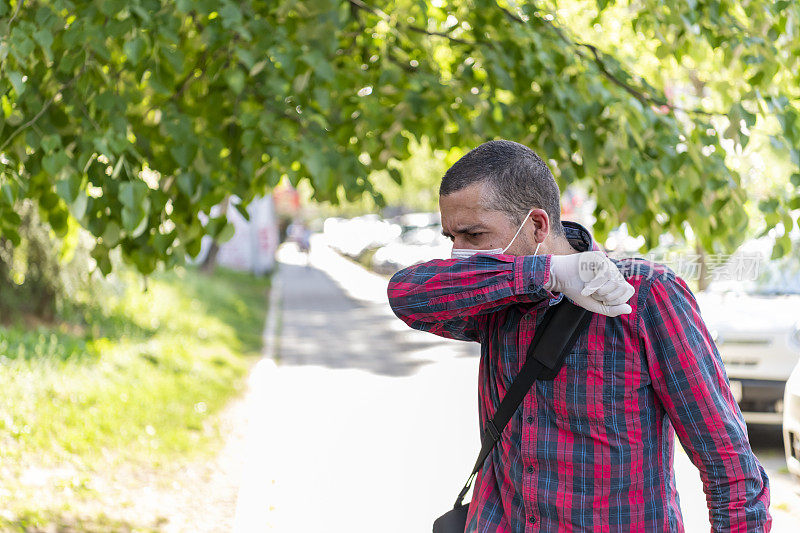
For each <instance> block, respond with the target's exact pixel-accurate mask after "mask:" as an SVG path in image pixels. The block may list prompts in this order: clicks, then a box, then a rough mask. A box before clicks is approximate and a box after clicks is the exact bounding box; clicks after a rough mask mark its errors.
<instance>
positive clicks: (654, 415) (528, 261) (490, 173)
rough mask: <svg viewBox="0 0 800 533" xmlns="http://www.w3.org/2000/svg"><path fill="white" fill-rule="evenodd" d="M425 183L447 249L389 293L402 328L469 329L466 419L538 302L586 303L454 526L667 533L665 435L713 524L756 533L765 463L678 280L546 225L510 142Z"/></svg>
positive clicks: (489, 392) (489, 406) (504, 382)
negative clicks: (550, 373) (474, 362)
mask: <svg viewBox="0 0 800 533" xmlns="http://www.w3.org/2000/svg"><path fill="white" fill-rule="evenodd" d="M439 192H440V198H439V207H440V210H441V215H442V227H443V230H444V234H445V235H447V236H448V237H450V239H451V240H452V241H453V256H454V257H455V258H454V259H448V260H435V261H429V262H427V263H424V264H421V265H416V266H413V267H410V268H407V269H404V270H401V271H400V272H398V273H397V274H395V276H394V277H393V278H392V280H391V282H390V284H389V300H390V303H391V305H392V309H393V310H394V312H395V314H396V315H397V316H398V317H399V318H401V319H402V320H403V321H405V322H406V323H407V324H408V325H409V326H411V327H412V328H415V329H421V330H425V331H429V332H431V333H435V334H437V335H441V336H444V337H449V338H454V339H460V340H471V341H476V342H480V343H481V359H480V370H479V399H480V423H481V429H482V431H483V428H484V427H485V424H486V422H487V420H489V419H490V418H491V417H492V416H493V414H494V412H495V410H496V408H497V406H498V405H499V403H500V401H501V400H502V398H503V395H504V394H505V392H506V390H507V388H508V387H509V386H510V384H511V382H512V381H513V379H514V377H515V376H516V374H517V372H518V371H519V369H520V368H521V366H522V364H523V363H524V358H525V354H526V350H527V347H528V345H529V343H530V342H531V339H532V338H533V335H534V332H535V330H536V325H537V323H538V322H539V321H540V320H541V318H542V316H543V314H544V311H545V309H546V308H547V306H548V305H553V304H555V303H558V302H559V301H560V299H561V298H563V297H564V296H566V297H568V298H569V299H570V300H573V301H574V302H575V303H577V304H578V305H581V306H582V307H585V308H587V309H589V310H591V311H593V312H594V313H596V314H594V315H593V317H592V321H591V324H590V326H589V328H588V330H586V331H585V332H584V333H583V334H582V335H581V337H580V338H579V339H578V341H577V343H576V345H575V347H574V348H573V349H572V351H571V352H570V353H569V354H568V355H567V357H566V360H565V363H564V366H563V367H562V369H561V371H560V372H559V374H558V376H557V377H556V378H555V380H552V381H537V382H536V384H535V385H534V386H533V387H532V388H531V390H530V391H529V392H528V394H527V396H526V397H525V399H524V401H523V403H522V405H521V406H520V408H519V409H518V411H517V413H516V415H515V416H514V417H513V418H512V419H511V421H510V422H509V424H508V426H507V427H506V428H505V430H504V431H503V433H502V436H501V439H500V441H499V442H498V444H497V445H496V446H495V447H494V449H493V450H492V453H491V455H490V456H489V458H488V459H487V461H486V462H485V463H484V465H483V468H482V470H481V471H480V473H479V474H478V476H477V478H476V480H475V487H474V492H473V497H472V502H471V503H470V506H469V515H468V521H467V522H468V524H467V531H468V532H475V531H477V532H481V533H485V532H520V533H522V532H525V533H530V532H534V531H585V532H601V531H607V532H616V531H646V532H655V531H670V532H674V531H683V529H684V525H683V520H682V517H681V511H680V506H679V500H678V494H677V492H676V489H675V477H674V471H673V449H674V435H675V433H677V435H678V438H679V439H680V441H681V444H683V447H684V448H685V449H686V451H687V453H688V454H689V457H690V458H691V460H692V462H693V463H694V464H695V465H696V466H697V467H698V469H699V470H700V475H701V477H702V480H703V486H704V489H705V493H706V500H707V503H708V508H709V514H710V517H711V523H712V529H713V531H719V532H722V531H725V532H732V531H735V532H744V531H759V532H766V531H769V529H770V525H771V518H770V515H769V512H768V507H769V484H768V480H767V476H766V474H765V472H764V469H763V468H762V467H761V465H760V464H759V462H758V460H757V459H756V458H755V456H754V455H753V452H752V450H751V449H750V445H749V443H748V440H747V432H746V427H745V424H744V421H743V418H742V415H741V412H740V410H739V408H738V406H737V405H736V402H735V401H734V398H733V396H732V394H731V391H730V388H729V385H728V381H727V376H726V375H725V370H724V368H723V366H722V361H721V359H720V357H719V353H718V352H717V349H716V347H715V345H714V342H713V341H712V340H711V337H710V335H709V333H708V331H707V329H706V327H705V324H704V323H703V319H702V318H701V316H700V312H699V310H698V307H697V303H696V302H695V299H694V296H693V295H692V293H691V291H690V290H689V288H688V287H687V286H686V283H685V282H684V281H683V280H682V279H681V278H679V277H677V276H676V275H675V273H674V272H672V271H671V270H670V269H668V268H666V267H664V266H662V265H658V264H654V263H650V262H647V261H643V260H640V259H625V260H621V261H612V260H611V259H609V258H608V257H607V256H605V254H603V253H602V252H599V251H591V250H596V249H597V247H596V245H595V244H594V242H593V240H592V237H591V235H590V234H589V232H588V231H587V230H586V229H585V228H583V227H582V226H580V225H579V224H576V223H573V222H561V220H560V199H559V194H560V193H559V190H558V186H557V185H556V183H555V180H554V179H553V176H552V174H551V173H550V171H549V169H548V168H547V166H546V165H545V163H544V162H543V161H542V160H541V159H540V158H539V157H538V156H537V155H536V154H535V153H534V152H533V151H531V150H530V149H528V148H526V147H525V146H522V145H520V144H517V143H513V142H509V141H492V142H488V143H485V144H483V145H481V146H479V147H478V148H476V149H474V150H472V151H471V152H469V153H468V154H466V155H465V156H464V157H462V158H461V159H460V160H459V161H458V162H457V163H456V164H454V165H453V166H452V167H451V168H450V169H449V170H448V171H447V173H446V174H445V176H444V178H443V179H442V183H441V187H440V191H439ZM476 252H477V253H476ZM480 252H483V253H480ZM623 276H624V278H623ZM626 302H627V303H626ZM673 428H674V432H673ZM692 526H693V527H692V528H691V529H690V530H691V531H696V530H697V527H696V525H694V524H693V525H692Z"/></svg>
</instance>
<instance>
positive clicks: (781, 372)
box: [697, 238, 800, 426]
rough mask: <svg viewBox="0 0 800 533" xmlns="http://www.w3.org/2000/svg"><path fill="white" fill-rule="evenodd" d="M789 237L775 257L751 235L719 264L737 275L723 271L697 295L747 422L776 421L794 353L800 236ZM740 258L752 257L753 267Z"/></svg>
mask: <svg viewBox="0 0 800 533" xmlns="http://www.w3.org/2000/svg"><path fill="white" fill-rule="evenodd" d="M794 241H795V246H794V249H793V251H792V252H791V253H790V254H788V255H787V256H784V257H783V258H781V259H778V260H769V259H768V258H769V257H770V253H771V250H772V242H773V241H772V240H771V239H769V238H764V239H759V240H756V241H751V243H749V244H748V245H747V246H745V247H743V250H742V251H741V252H737V254H736V255H735V256H733V258H732V259H731V260H730V261H729V262H728V263H727V264H726V265H724V266H725V267H727V268H729V269H733V270H735V269H739V274H740V275H738V276H737V275H728V274H736V272H735V271H733V272H726V278H725V279H722V280H719V281H717V282H712V284H711V285H710V286H709V289H708V290H707V291H705V292H704V293H700V294H698V298H697V299H698V303H699V304H700V308H701V310H702V314H703V318H704V319H705V322H706V325H707V326H708V329H709V331H710V332H711V336H712V338H713V339H714V341H715V342H716V344H717V348H718V349H719V352H720V355H721V356H722V360H723V362H724V363H725V370H726V372H727V374H728V379H729V380H730V384H731V390H732V391H733V394H734V397H735V398H736V400H737V402H738V403H739V407H740V408H741V410H742V413H743V414H744V418H745V420H746V421H747V422H748V423H751V424H767V425H773V426H780V425H781V424H782V422H783V414H784V413H783V412H784V407H785V403H784V389H785V387H786V382H787V380H788V379H789V376H790V375H791V373H792V370H793V369H794V368H795V365H796V364H797V362H798V360H799V359H800V253H797V251H798V250H800V238H797V239H794ZM743 261H756V263H755V267H756V268H755V271H751V270H749V269H750V268H752V267H753V265H752V264H751V265H747V264H746V263H743Z"/></svg>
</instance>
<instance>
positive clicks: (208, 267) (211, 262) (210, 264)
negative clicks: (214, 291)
mask: <svg viewBox="0 0 800 533" xmlns="http://www.w3.org/2000/svg"><path fill="white" fill-rule="evenodd" d="M228 204H230V196H226V197H225V199H224V200H223V201H222V210H221V211H220V215H221V216H223V215H227V214H228ZM218 253H219V244H217V241H216V240H212V241H211V248H209V249H208V254H206V258H205V259H204V260H203V264H202V265H200V271H201V272H205V273H206V274H211V273H212V272H213V271H214V267H215V266H217V254H218Z"/></svg>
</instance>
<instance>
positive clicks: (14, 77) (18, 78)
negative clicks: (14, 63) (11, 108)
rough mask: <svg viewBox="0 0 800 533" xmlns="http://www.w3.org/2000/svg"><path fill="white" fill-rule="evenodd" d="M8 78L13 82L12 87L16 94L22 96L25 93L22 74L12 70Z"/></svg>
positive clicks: (7, 73) (8, 73)
mask: <svg viewBox="0 0 800 533" xmlns="http://www.w3.org/2000/svg"><path fill="white" fill-rule="evenodd" d="M6 76H7V77H8V81H10V82H11V86H12V87H14V92H16V93H17V96H22V93H24V92H25V82H24V81H22V74H20V73H19V72H17V71H15V70H11V71H9V72H6Z"/></svg>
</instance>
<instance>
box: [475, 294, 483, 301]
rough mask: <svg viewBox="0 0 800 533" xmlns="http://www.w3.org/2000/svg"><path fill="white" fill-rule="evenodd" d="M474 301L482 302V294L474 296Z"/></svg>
mask: <svg viewBox="0 0 800 533" xmlns="http://www.w3.org/2000/svg"><path fill="white" fill-rule="evenodd" d="M475 299H476V300H483V294H476V295H475Z"/></svg>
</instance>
